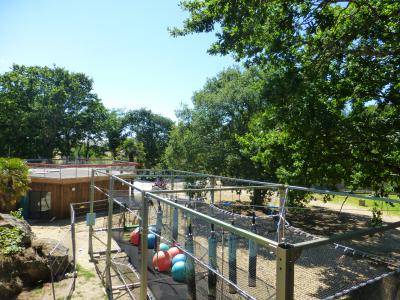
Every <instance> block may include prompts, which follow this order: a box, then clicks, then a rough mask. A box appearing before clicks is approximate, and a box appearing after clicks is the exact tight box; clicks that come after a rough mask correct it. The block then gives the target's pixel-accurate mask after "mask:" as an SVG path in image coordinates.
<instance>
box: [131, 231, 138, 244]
mask: <svg viewBox="0 0 400 300" xmlns="http://www.w3.org/2000/svg"><path fill="white" fill-rule="evenodd" d="M130 240H131V244H132V245H134V246H139V244H140V230H139V228H136V229H135V230H134V231H132V233H131V239H130Z"/></svg>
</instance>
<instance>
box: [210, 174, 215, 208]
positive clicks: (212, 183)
mask: <svg viewBox="0 0 400 300" xmlns="http://www.w3.org/2000/svg"><path fill="white" fill-rule="evenodd" d="M210 185H211V188H212V189H213V190H212V191H210V198H211V199H210V203H211V204H214V198H215V193H214V191H215V190H214V188H215V178H211V180H210Z"/></svg>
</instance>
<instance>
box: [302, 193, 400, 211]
mask: <svg viewBox="0 0 400 300" xmlns="http://www.w3.org/2000/svg"><path fill="white" fill-rule="evenodd" d="M363 195H365V196H368V194H363ZM313 196H314V197H315V199H317V201H322V198H323V196H322V195H313ZM389 198H390V199H394V200H400V199H399V198H398V197H397V196H396V195H390V197H389ZM345 199H346V197H345V196H335V197H332V198H331V200H330V201H329V202H331V203H335V204H339V205H341V204H342V203H343V201H344V200H345ZM359 201H360V199H358V198H355V197H349V198H348V199H347V200H346V202H345V204H344V206H343V209H344V210H345V209H346V208H347V209H348V208H352V209H354V208H359V209H365V210H371V209H372V208H373V207H374V205H375V203H376V204H377V207H378V208H379V209H381V210H382V212H383V213H384V215H393V216H400V203H396V204H390V203H386V202H384V201H374V200H365V206H360V202H359ZM312 203H313V201H311V203H310V205H312Z"/></svg>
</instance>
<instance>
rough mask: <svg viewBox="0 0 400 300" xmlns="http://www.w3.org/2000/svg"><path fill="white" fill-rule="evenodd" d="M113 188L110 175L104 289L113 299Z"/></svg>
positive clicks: (112, 179) (109, 297)
mask: <svg viewBox="0 0 400 300" xmlns="http://www.w3.org/2000/svg"><path fill="white" fill-rule="evenodd" d="M113 190H114V177H113V176H112V175H111V176H110V185H109V190H108V219H107V250H106V291H107V295H108V299H113V294H112V281H111V235H112V226H113V220H112V218H113V206H114V201H113Z"/></svg>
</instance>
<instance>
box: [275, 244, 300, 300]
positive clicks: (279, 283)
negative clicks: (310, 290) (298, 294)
mask: <svg viewBox="0 0 400 300" xmlns="http://www.w3.org/2000/svg"><path fill="white" fill-rule="evenodd" d="M295 253H296V249H294V248H293V246H292V245H289V244H279V245H278V248H276V299H277V300H293V295H294V262H295Z"/></svg>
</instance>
